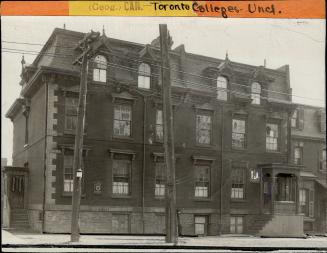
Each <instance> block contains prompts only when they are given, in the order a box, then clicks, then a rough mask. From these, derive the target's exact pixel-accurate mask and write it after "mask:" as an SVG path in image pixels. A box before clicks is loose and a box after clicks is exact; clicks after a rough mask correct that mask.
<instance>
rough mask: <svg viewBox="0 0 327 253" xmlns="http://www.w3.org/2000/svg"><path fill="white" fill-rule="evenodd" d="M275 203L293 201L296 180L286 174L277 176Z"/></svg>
mask: <svg viewBox="0 0 327 253" xmlns="http://www.w3.org/2000/svg"><path fill="white" fill-rule="evenodd" d="M276 181H277V194H276V200H277V201H294V200H295V189H296V178H295V177H293V176H291V175H287V174H278V175H277V180H276Z"/></svg>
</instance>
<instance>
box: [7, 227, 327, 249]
mask: <svg viewBox="0 0 327 253" xmlns="http://www.w3.org/2000/svg"><path fill="white" fill-rule="evenodd" d="M2 244H60V245H65V244H66V245H71V244H72V243H71V242H70V235H69V234H65V235H63V234H36V233H17V232H15V231H12V233H10V232H8V231H4V230H2ZM76 244H82V245H120V244H124V245H169V244H166V243H165V238H164V237H163V236H118V235H81V238H80V242H79V243H76ZM178 245H187V246H222V247H223V246H225V247H279V248H283V247H297V248H298V247H303V248H308V247H312V248H326V249H327V237H308V238H306V239H304V238H259V237H254V236H229V235H224V236H221V237H219V236H207V237H180V238H179V241H178Z"/></svg>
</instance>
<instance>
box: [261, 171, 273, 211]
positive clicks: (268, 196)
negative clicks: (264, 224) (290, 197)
mask: <svg viewBox="0 0 327 253" xmlns="http://www.w3.org/2000/svg"><path fill="white" fill-rule="evenodd" d="M271 202H272V189H271V180H270V177H269V176H268V177H264V179H263V212H264V213H271V207H272V203H271Z"/></svg>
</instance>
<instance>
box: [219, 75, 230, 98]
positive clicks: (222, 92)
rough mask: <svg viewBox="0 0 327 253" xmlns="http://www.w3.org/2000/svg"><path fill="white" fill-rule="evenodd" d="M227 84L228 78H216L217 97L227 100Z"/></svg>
mask: <svg viewBox="0 0 327 253" xmlns="http://www.w3.org/2000/svg"><path fill="white" fill-rule="evenodd" d="M227 85H228V80H227V78H226V77H224V76H218V78H217V99H219V100H224V101H227V97H228V96H227V94H228V93H227Z"/></svg>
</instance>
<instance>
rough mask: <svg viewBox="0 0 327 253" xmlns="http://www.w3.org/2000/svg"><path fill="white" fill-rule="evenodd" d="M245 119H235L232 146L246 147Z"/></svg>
mask: <svg viewBox="0 0 327 253" xmlns="http://www.w3.org/2000/svg"><path fill="white" fill-rule="evenodd" d="M245 131H246V129H245V120H242V119H233V131H232V147H233V148H239V149H244V148H245V145H246V132H245Z"/></svg>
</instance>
